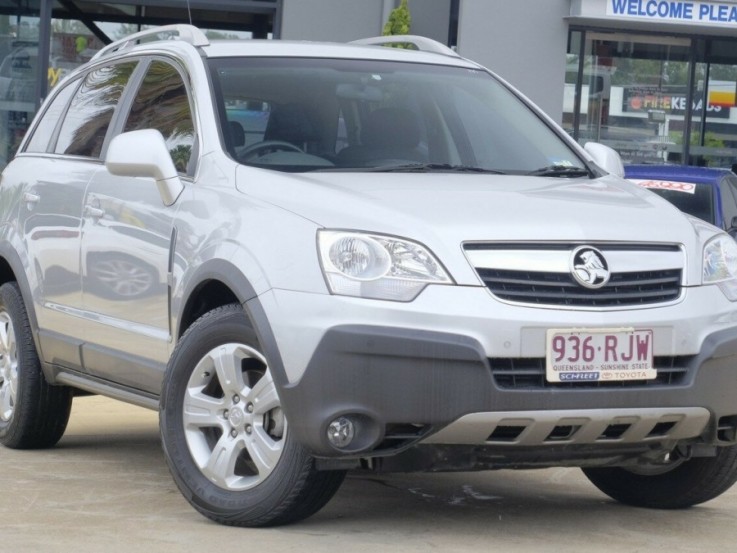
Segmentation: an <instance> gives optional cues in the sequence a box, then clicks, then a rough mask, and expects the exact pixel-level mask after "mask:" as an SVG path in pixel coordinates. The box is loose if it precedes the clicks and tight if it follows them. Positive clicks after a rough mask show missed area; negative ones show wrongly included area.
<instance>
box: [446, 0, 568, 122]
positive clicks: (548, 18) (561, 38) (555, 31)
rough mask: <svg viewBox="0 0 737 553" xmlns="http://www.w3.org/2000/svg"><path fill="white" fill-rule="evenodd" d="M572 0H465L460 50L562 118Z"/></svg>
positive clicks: (559, 118)
mask: <svg viewBox="0 0 737 553" xmlns="http://www.w3.org/2000/svg"><path fill="white" fill-rule="evenodd" d="M570 9H571V0H461V5H460V14H459V22H458V53H459V54H461V55H462V56H464V57H467V58H470V59H472V60H474V61H477V62H478V63H480V64H482V65H484V66H486V67H488V68H489V69H491V70H492V71H494V72H495V73H497V74H498V75H500V76H501V77H503V78H504V79H506V80H507V81H509V82H510V83H512V85H514V86H515V87H517V88H518V89H520V90H521V91H522V93H524V94H525V95H526V96H528V97H529V98H530V99H532V101H533V102H535V103H536V104H537V105H539V106H540V107H541V108H542V109H543V110H544V111H545V112H546V113H547V114H548V115H550V116H551V117H552V118H553V119H555V120H556V121H558V122H560V121H561V119H562V114H563V90H564V84H565V65H566V64H565V53H566V45H567V41H568V26H567V23H566V22H565V20H564V19H563V18H564V17H566V16H567V15H569V14H570Z"/></svg>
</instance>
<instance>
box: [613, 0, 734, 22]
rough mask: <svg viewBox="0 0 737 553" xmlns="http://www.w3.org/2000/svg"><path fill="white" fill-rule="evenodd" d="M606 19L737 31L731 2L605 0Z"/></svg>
mask: <svg viewBox="0 0 737 553" xmlns="http://www.w3.org/2000/svg"><path fill="white" fill-rule="evenodd" d="M606 2H607V7H606V13H607V15H610V16H615V17H625V18H637V19H650V20H652V21H665V22H668V21H671V22H674V23H702V24H704V23H705V24H710V25H727V26H733V27H735V28H737V4H735V3H732V2H693V1H688V0H606Z"/></svg>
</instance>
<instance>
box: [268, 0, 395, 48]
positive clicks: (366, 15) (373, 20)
mask: <svg viewBox="0 0 737 553" xmlns="http://www.w3.org/2000/svg"><path fill="white" fill-rule="evenodd" d="M384 3H385V0H283V4H282V22H281V38H283V39H286V40H317V41H320V40H326V41H331V42H348V41H351V40H356V39H359V38H366V37H371V36H378V35H380V34H381V30H382V28H383V26H384V21H383V14H384ZM391 4H392V7H393V2H391Z"/></svg>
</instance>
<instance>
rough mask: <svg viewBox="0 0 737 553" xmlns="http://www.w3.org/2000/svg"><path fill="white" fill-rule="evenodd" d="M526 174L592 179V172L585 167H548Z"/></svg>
mask: <svg viewBox="0 0 737 553" xmlns="http://www.w3.org/2000/svg"><path fill="white" fill-rule="evenodd" d="M526 174H527V175H529V176H531V177H570V178H573V177H591V171H589V170H588V169H586V168H585V167H572V166H570V165H548V166H547V167H541V168H540V169H535V170H534V171H530V172H529V173H526Z"/></svg>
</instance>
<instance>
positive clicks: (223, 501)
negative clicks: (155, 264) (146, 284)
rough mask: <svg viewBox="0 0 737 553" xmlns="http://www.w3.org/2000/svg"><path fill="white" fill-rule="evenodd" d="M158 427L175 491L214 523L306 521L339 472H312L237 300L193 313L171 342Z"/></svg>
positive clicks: (332, 489) (320, 504)
mask: <svg viewBox="0 0 737 553" xmlns="http://www.w3.org/2000/svg"><path fill="white" fill-rule="evenodd" d="M160 428H161V436H162V442H163V446H164V453H165V456H166V459H167V462H168V464H169V469H170V471H171V473H172V475H173V476H174V480H175V481H176V483H177V486H178V487H179V489H180V491H181V492H182V493H183V495H184V496H185V497H186V498H187V500H188V501H189V502H190V503H191V504H192V506H193V507H194V508H195V509H197V510H198V511H199V512H200V513H202V514H203V515H205V516H207V517H209V518H211V519H212V520H215V521H217V522H220V523H223V524H229V525H235V526H274V525H278V524H286V523H289V522H294V521H297V520H300V519H303V518H306V517H308V516H310V515H312V514H314V513H315V512H317V511H318V510H319V509H320V508H322V507H323V506H324V505H325V504H326V503H327V502H328V501H329V500H330V498H331V497H332V496H333V495H334V494H335V492H336V491H337V490H338V488H339V487H340V484H341V483H342V481H343V478H344V476H345V472H344V471H326V472H321V471H318V470H316V467H315V460H314V459H313V458H312V457H310V456H309V455H308V454H307V452H306V451H305V450H304V449H303V448H302V447H301V446H300V445H299V444H298V443H297V442H296V441H295V440H294V439H292V437H291V434H290V432H289V424H288V422H287V421H286V419H285V417H284V414H283V412H282V409H281V403H280V400H279V395H278V393H277V389H276V386H275V384H274V381H273V378H272V374H271V370H270V369H269V366H268V363H267V361H266V358H265V357H264V355H263V354H262V353H261V352H260V350H259V347H258V342H257V340H256V336H255V333H254V331H253V329H252V328H251V327H250V325H249V322H248V319H247V317H246V315H245V313H244V312H243V309H242V308H241V306H240V305H228V306H225V307H221V308H218V309H215V310H213V311H211V312H209V313H207V314H205V315H203V316H202V317H201V318H200V319H199V320H197V321H196V322H195V323H194V324H193V325H192V326H191V327H190V328H189V329H188V330H187V332H186V333H185V334H184V336H183V337H182V339H181V340H180V342H179V344H178V345H177V347H176V348H175V351H174V354H173V355H172V358H171V361H170V363H169V367H168V369H167V374H166V377H165V380H164V388H163V393H162V400H161V412H160Z"/></svg>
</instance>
